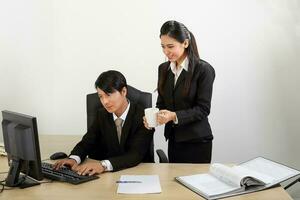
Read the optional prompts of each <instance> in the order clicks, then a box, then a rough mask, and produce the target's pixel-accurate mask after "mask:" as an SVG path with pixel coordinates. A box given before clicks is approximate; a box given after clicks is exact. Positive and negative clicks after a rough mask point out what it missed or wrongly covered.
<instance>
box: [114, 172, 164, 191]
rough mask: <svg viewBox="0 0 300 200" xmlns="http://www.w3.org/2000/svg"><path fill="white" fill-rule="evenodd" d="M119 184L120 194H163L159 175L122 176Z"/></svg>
mask: <svg viewBox="0 0 300 200" xmlns="http://www.w3.org/2000/svg"><path fill="white" fill-rule="evenodd" d="M117 184H118V190H117V193H118V194H153V193H161V187H160V182H159V177H158V175H122V176H121V177H120V180H119V181H117Z"/></svg>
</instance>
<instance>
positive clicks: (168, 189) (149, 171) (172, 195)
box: [0, 136, 292, 200]
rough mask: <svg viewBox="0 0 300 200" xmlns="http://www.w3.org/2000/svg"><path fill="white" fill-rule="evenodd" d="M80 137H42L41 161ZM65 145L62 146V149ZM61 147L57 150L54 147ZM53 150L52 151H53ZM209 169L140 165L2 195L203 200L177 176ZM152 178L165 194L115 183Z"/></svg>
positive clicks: (249, 197)
mask: <svg viewBox="0 0 300 200" xmlns="http://www.w3.org/2000/svg"><path fill="white" fill-rule="evenodd" d="M80 138H81V137H80V136H76V137H72V136H59V137H57V136H50V137H49V136H40V147H41V149H42V150H41V152H42V158H45V157H47V156H49V155H50V154H51V153H53V151H67V152H68V150H70V149H71V148H72V146H73V145H74V144H75V143H76V142H77V141H78V140H79V139H80ZM62 144H63V145H62ZM55 146H56V147H58V148H57V149H55V148H54V147H55ZM50 147H51V148H50ZM49 149H51V150H50V151H49ZM208 167H209V165H205V164H204V165H202V164H159V163H141V164H140V165H138V166H136V167H133V168H129V169H125V170H122V171H119V172H114V173H104V174H101V175H100V179H97V180H95V181H90V182H87V183H83V184H80V185H71V184H68V183H62V182H52V183H44V184H41V185H39V186H34V187H31V188H26V189H19V188H14V189H12V190H5V191H3V193H0V199H1V200H2V199H3V200H36V199H38V200H56V199H64V200H66V199H72V200H76V199H80V200H88V199H103V200H110V199H125V200H140V199H149V200H150V199H151V200H152V199H154V200H155V199H166V200H167V199H171V200H183V199H202V198H201V197H200V196H199V195H197V194H195V193H194V192H192V191H190V190H189V189H187V188H185V187H184V186H182V185H180V184H179V183H177V182H176V181H175V180H174V177H175V176H180V175H190V174H193V173H204V172H207V171H208ZM7 169H8V166H7V160H6V158H3V157H2V158H0V171H5V170H7ZM125 174H134V175H153V174H158V175H159V178H160V184H161V188H162V193H160V194H147V195H125V194H117V186H118V185H117V184H116V181H117V180H119V178H120V176H121V175H125ZM4 177H5V176H4V175H2V174H1V175H0V179H1V180H3V179H4ZM227 199H237V200H259V199H266V200H269V199H272V200H277V199H278V200H279V199H280V200H285V199H290V200H291V199H292V198H291V197H290V196H289V195H288V193H287V192H286V191H285V190H284V189H283V188H282V187H277V188H273V189H269V190H265V191H261V192H256V193H252V194H246V195H242V196H236V197H231V198H227Z"/></svg>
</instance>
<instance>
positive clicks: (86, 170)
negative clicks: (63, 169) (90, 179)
mask: <svg viewBox="0 0 300 200" xmlns="http://www.w3.org/2000/svg"><path fill="white" fill-rule="evenodd" d="M72 170H73V171H75V172H77V173H78V174H79V175H87V174H88V175H89V176H92V175H94V174H101V173H102V172H104V168H103V167H102V165H101V163H100V162H99V161H93V162H88V163H84V164H81V165H78V166H77V167H76V168H74V169H73V168H72Z"/></svg>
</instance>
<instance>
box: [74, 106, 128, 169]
mask: <svg viewBox="0 0 300 200" xmlns="http://www.w3.org/2000/svg"><path fill="white" fill-rule="evenodd" d="M127 101H128V106H127V108H126V109H125V111H124V112H123V114H122V115H121V116H120V117H119V118H121V119H122V120H123V123H122V127H123V125H124V122H125V120H126V117H127V114H128V111H129V108H130V102H129V100H127ZM117 118H118V117H117V115H116V114H115V113H113V119H114V121H115V120H116V119H117ZM69 158H72V159H74V160H75V161H76V162H77V164H80V163H81V159H80V157H79V156H76V155H70V157H69ZM101 162H104V163H105V165H106V167H107V168H106V170H105V171H112V170H113V166H112V164H111V163H110V161H109V160H102V161H101Z"/></svg>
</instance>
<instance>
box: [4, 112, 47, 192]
mask: <svg viewBox="0 0 300 200" xmlns="http://www.w3.org/2000/svg"><path fill="white" fill-rule="evenodd" d="M2 117H3V120H2V130H3V141H4V147H5V151H6V152H7V155H8V163H9V166H10V168H9V172H8V175H7V178H6V180H5V185H7V186H10V187H15V186H19V187H23V188H24V187H30V186H33V185H36V184H39V183H38V182H37V181H36V180H42V179H43V175H42V170H41V156H40V147H39V140H38V130H37V121H36V118H35V117H32V116H28V115H24V114H20V113H15V112H11V111H2ZM20 173H22V174H20ZM34 179H35V180H34Z"/></svg>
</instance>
